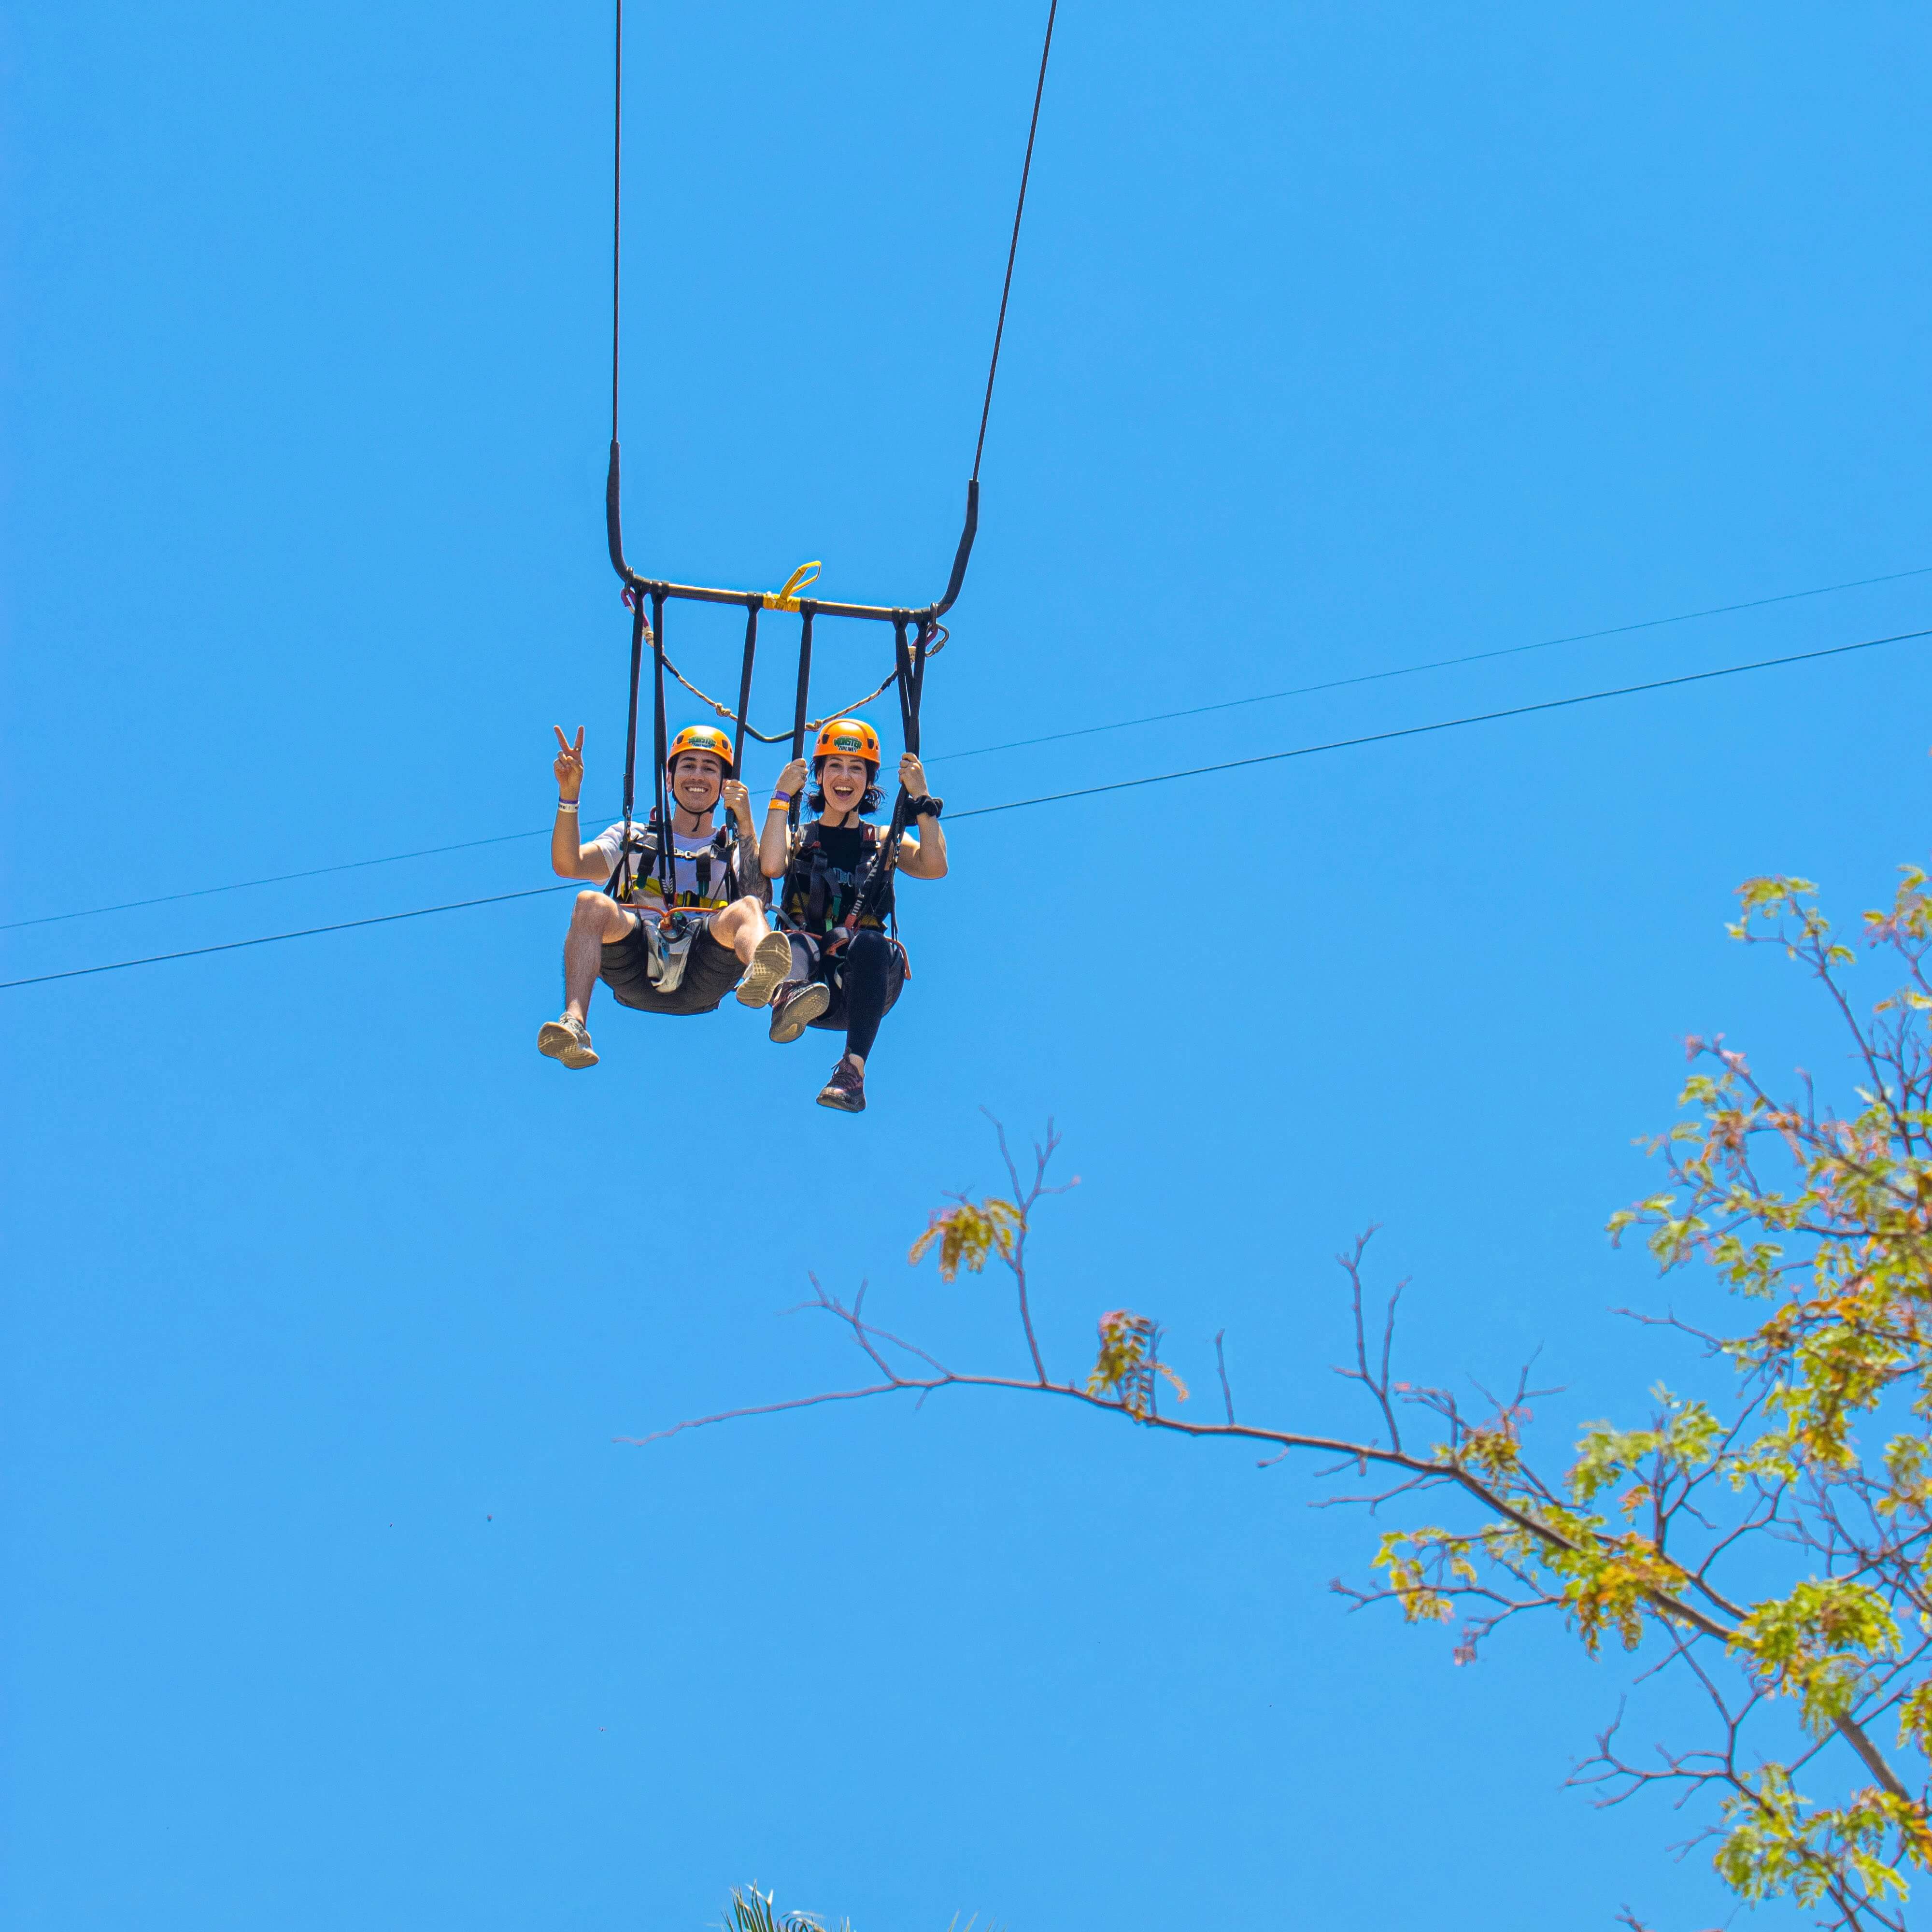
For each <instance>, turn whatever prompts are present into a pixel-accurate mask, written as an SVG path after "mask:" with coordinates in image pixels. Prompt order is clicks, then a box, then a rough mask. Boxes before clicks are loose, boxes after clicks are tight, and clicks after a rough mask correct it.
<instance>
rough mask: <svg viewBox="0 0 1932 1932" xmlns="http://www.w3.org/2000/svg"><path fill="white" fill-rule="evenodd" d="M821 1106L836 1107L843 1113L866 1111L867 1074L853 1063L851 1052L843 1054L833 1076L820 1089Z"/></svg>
mask: <svg viewBox="0 0 1932 1932" xmlns="http://www.w3.org/2000/svg"><path fill="white" fill-rule="evenodd" d="M818 1104H819V1105H820V1106H821V1107H836V1108H837V1109H838V1111H839V1112H841V1114H862V1113H863V1112H865V1075H864V1074H862V1073H860V1072H859V1070H858V1068H857V1067H854V1066H853V1064H852V1057H851V1055H850V1054H844V1055H841V1056H840V1058H839V1061H838V1065H837V1066H836V1067H834V1068H833V1069H832V1078H831V1079H829V1080H828V1081H826V1083H825V1085H823V1087H821V1088H820V1089H819V1091H818Z"/></svg>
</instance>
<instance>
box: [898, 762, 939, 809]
mask: <svg viewBox="0 0 1932 1932" xmlns="http://www.w3.org/2000/svg"><path fill="white" fill-rule="evenodd" d="M899 783H900V784H902V785H904V787H905V788H906V790H907V791H908V792H910V793H911V794H912V796H913V797H914V798H926V797H929V796H931V793H932V787H930V786H929V784H927V783H926V767H925V766H923V765H922V764H921V763H919V754H918V753H917V752H916V751H908V752H907V754H905V756H904V757H902V758H901V759H900V760H899Z"/></svg>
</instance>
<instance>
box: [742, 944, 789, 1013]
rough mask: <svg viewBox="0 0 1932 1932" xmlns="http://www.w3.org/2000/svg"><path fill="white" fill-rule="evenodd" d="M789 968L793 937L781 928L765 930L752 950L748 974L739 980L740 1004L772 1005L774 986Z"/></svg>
mask: <svg viewBox="0 0 1932 1932" xmlns="http://www.w3.org/2000/svg"><path fill="white" fill-rule="evenodd" d="M790 971H791V941H790V940H789V939H787V938H786V937H785V936H784V934H783V933H781V932H768V933H766V935H765V936H764V938H762V939H761V940H760V941H758V944H757V947H756V948H755V949H754V951H753V952H752V954H751V965H748V966H747V967H746V968H745V977H743V978H742V980H739V982H738V1000H739V1004H740V1005H742V1006H747V1007H763V1006H769V1004H771V998H772V991H773V989H775V987H776V986H777V985H778V982H779V981H780V980H782V979H783V978H784V976H785V975H786V974H787V973H789V972H790Z"/></svg>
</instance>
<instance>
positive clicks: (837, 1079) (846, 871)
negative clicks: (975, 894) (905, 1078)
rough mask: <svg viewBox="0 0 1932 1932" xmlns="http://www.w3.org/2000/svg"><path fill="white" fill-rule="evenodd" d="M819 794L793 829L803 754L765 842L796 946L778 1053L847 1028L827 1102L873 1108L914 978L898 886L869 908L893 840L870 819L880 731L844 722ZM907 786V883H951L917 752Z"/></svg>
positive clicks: (777, 1005)
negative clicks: (896, 927)
mask: <svg viewBox="0 0 1932 1932" xmlns="http://www.w3.org/2000/svg"><path fill="white" fill-rule="evenodd" d="M811 775H812V777H813V778H814V779H815V780H816V781H817V789H816V790H814V792H813V793H811V796H810V797H809V798H808V799H806V801H805V802H806V804H807V805H808V806H809V807H810V808H811V810H812V811H814V812H815V813H816V814H817V817H814V818H813V819H811V820H810V821H808V823H805V824H804V825H802V826H800V827H799V830H798V832H796V835H793V833H792V832H791V829H790V812H791V802H792V800H793V799H794V798H795V797H796V796H797V795H798V793H799V790H801V789H802V787H803V786H804V784H805V760H804V759H802V758H794V759H793V760H792V761H791V763H790V764H788V765H787V766H785V768H784V770H783V771H781V772H780V773H779V774H778V783H777V784H775V786H774V787H772V802H771V804H770V805H769V808H767V810H766V814H765V826H764V830H763V832H762V833H761V834H760V837H759V840H758V868H759V870H760V871H762V872H763V874H764V875H765V877H766V878H768V879H782V880H784V885H783V886H781V888H780V889H779V892H778V922H779V924H780V925H781V926H782V927H783V928H784V931H785V932H786V935H787V937H788V938H790V941H791V968H790V971H789V972H787V974H786V975H785V977H784V981H783V982H782V983H781V985H780V986H779V988H778V995H777V998H775V999H774V1000H773V1001H772V1023H771V1035H772V1039H773V1040H775V1041H777V1042H778V1044H779V1045H780V1046H783V1045H784V1044H786V1043H787V1042H789V1041H791V1040H796V1039H797V1038H798V1037H799V1034H801V1033H802V1032H803V1031H805V1028H807V1027H808V1026H815V1027H825V1028H834V1029H836V1028H843V1029H844V1034H845V1051H844V1053H843V1054H842V1055H841V1056H840V1057H839V1061H838V1065H837V1066H835V1067H833V1069H832V1078H831V1079H829V1080H828V1081H827V1082H826V1083H825V1085H824V1087H823V1089H822V1090H821V1091H820V1094H819V1096H818V1104H819V1105H820V1106H821V1107H836V1108H838V1109H840V1110H841V1112H845V1113H847V1114H862V1113H863V1112H865V1061H866V1058H867V1056H868V1055H869V1054H870V1053H871V1051H872V1043H873V1042H874V1040H876V1039H877V1037H878V1032H879V1022H880V1021H881V1020H883V1019H884V1018H885V1016H886V1014H887V1013H889V1011H890V1010H892V1005H893V1003H894V1002H895V1001H896V1000H897V999H898V996H899V992H900V989H901V988H902V987H903V986H904V984H905V981H906V956H905V948H904V947H902V946H901V945H900V944H899V943H898V940H897V939H895V938H890V937H889V936H888V934H887V932H886V922H887V921H888V920H889V919H891V917H892V880H890V879H889V878H888V879H887V880H886V885H885V889H884V891H883V892H882V893H880V895H878V896H877V903H876V904H874V905H871V906H869V907H865V906H862V905H861V904H860V895H861V891H862V887H863V886H864V885H865V881H866V880H867V879H868V878H869V877H871V874H872V871H873V869H874V867H875V866H876V865H877V864H878V862H880V859H881V857H882V856H883V853H882V852H881V850H880V847H882V845H883V843H884V835H883V834H882V833H881V832H880V830H879V828H878V827H877V826H876V825H868V824H867V823H865V817H866V815H867V814H869V813H871V812H874V811H877V809H878V808H879V797H880V794H879V786H878V776H879V736H878V733H877V732H876V731H874V730H873V729H872V727H871V725H869V724H867V723H865V721H864V720H863V719H862V718H832V720H831V721H829V723H827V724H826V726H825V727H824V729H823V730H821V731H820V733H819V734H818V739H817V743H816V745H814V747H813V754H812V759H811ZM899 783H900V784H902V785H903V786H904V787H905V789H906V792H907V797H908V805H907V818H908V819H909V820H913V821H914V822H915V823H916V826H917V829H916V831H915V830H914V829H913V826H911V825H908V826H907V829H906V830H905V831H904V832H902V833H901V835H900V838H899V849H898V861H897V865H896V868H895V869H896V870H897V871H899V872H901V873H903V874H904V876H905V877H907V878H909V879H943V878H944V877H945V876H946V835H945V833H944V832H942V831H941V829H940V828H939V814H940V811H941V800H939V799H936V798H934V797H932V796H931V795H930V794H929V792H928V791H927V790H926V770H925V767H924V766H922V765H921V764H920V763H919V759H918V757H916V755H915V754H913V753H912V752H910V751H908V752H907V753H906V754H905V756H904V757H902V758H901V759H900V760H899Z"/></svg>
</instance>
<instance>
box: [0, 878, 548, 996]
mask: <svg viewBox="0 0 1932 1932" xmlns="http://www.w3.org/2000/svg"><path fill="white" fill-rule="evenodd" d="M574 883H577V881H575V880H564V881H563V882H562V883H560V884H558V885H554V886H525V887H524V888H523V890H522V891H521V892H493V893H492V894H491V895H490V896H489V897H488V898H482V899H453V900H452V901H450V903H449V904H448V905H433V906H415V907H412V908H411V909H410V910H409V911H407V912H380V913H377V914H376V916H374V918H373V919H339V920H338V921H337V922H336V923H335V925H333V926H304V927H303V928H302V930H301V931H300V932H263V933H259V934H257V935H256V937H255V938H253V939H226V940H223V941H222V943H221V944H220V945H219V946H190V947H185V948H184V949H183V950H181V952H179V953H149V954H148V956H147V957H146V958H145V959H115V960H110V962H108V963H107V965H104V966H72V967H70V968H68V970H67V971H65V973H37V974H34V977H32V978H31V979H30V980H0V992H4V991H5V990H6V989H7V988H8V987H11V986H44V985H46V983H47V982H48V981H49V980H84V979H86V977H88V975H89V974H92V973H123V972H125V971H127V968H129V967H130V966H160V965H164V964H165V963H166V962H167V961H169V960H170V959H205V958H206V956H208V954H209V953H239V952H240V951H242V949H243V948H244V947H250V946H277V945H279V944H281V942H282V941H284V940H285V939H314V938H317V937H319V936H320V935H321V934H323V933H325V932H353V931H354V930H355V929H356V927H358V926H393V925H395V922H397V920H398V919H428V917H429V916H431V914H432V913H439V912H466V911H467V910H469V907H472V906H486V905H502V904H503V903H504V902H505V901H506V900H509V899H533V898H540V897H541V895H543V894H544V893H545V892H567V891H568V890H569V889H570V887H571V886H572V885H573V884H574Z"/></svg>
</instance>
